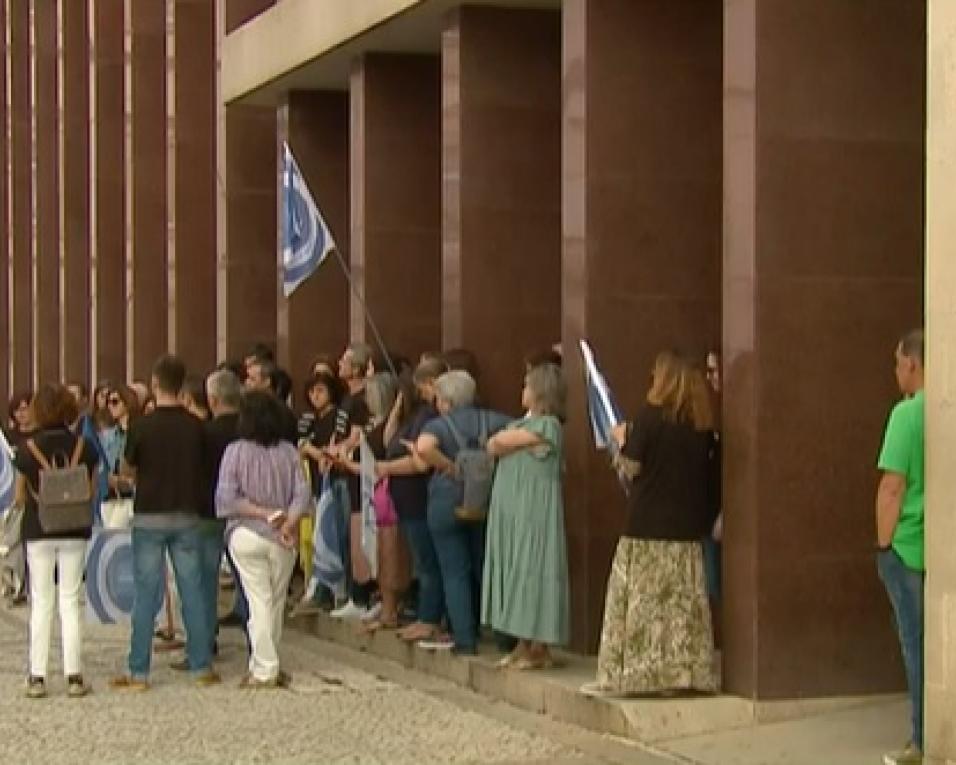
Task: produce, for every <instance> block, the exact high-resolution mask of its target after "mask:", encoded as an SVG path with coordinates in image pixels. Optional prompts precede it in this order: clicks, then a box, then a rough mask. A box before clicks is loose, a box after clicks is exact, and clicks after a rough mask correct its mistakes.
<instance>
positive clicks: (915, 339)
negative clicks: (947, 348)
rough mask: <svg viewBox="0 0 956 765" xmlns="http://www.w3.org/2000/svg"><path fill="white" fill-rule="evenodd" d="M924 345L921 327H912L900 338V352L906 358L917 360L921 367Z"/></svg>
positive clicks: (923, 364) (922, 364)
mask: <svg viewBox="0 0 956 765" xmlns="http://www.w3.org/2000/svg"><path fill="white" fill-rule="evenodd" d="M925 346H926V340H925V338H924V336H923V330H921V329H914V330H913V331H912V332H908V333H907V334H905V335H903V337H902V338H901V339H900V353H901V354H902V355H903V356H905V357H906V358H908V359H913V360H914V361H917V362H919V365H920V366H921V367H922V366H925V363H924V355H925V352H926V351H925Z"/></svg>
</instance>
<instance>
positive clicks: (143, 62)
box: [131, 2, 169, 377]
mask: <svg viewBox="0 0 956 765" xmlns="http://www.w3.org/2000/svg"><path fill="white" fill-rule="evenodd" d="M131 14H132V19H131V20H132V30H133V53H132V78H133V82H132V96H133V147H132V151H133V156H132V158H131V159H132V182H133V217H132V226H133V231H132V235H133V285H132V301H133V304H132V311H133V338H132V339H133V343H132V353H133V358H132V374H133V376H136V377H147V376H148V373H149V370H150V368H151V366H152V364H153V362H154V361H155V360H156V358H157V357H158V356H160V355H161V354H163V353H165V352H166V347H167V345H166V343H167V337H166V335H167V327H168V317H169V310H168V306H167V296H168V292H169V290H168V273H167V262H166V245H167V242H168V232H167V225H168V215H167V179H166V155H167V145H166V139H167V130H166V128H167V114H166V4H165V3H164V2H145V3H144V2H134V3H131Z"/></svg>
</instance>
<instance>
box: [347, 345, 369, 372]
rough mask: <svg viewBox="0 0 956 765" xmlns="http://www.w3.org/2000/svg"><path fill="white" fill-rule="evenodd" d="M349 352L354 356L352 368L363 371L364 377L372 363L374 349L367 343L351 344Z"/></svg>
mask: <svg viewBox="0 0 956 765" xmlns="http://www.w3.org/2000/svg"><path fill="white" fill-rule="evenodd" d="M348 351H349V353H351V354H352V366H353V367H355V368H356V369H361V370H362V376H363V377H364V376H365V370H366V369H368V365H369V363H370V362H371V361H372V349H371V348H370V347H369V346H368V345H366V344H365V343H351V344H350V345H349V347H348Z"/></svg>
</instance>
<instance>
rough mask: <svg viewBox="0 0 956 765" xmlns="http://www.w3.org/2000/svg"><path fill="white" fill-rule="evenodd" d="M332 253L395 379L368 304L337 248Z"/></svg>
mask: <svg viewBox="0 0 956 765" xmlns="http://www.w3.org/2000/svg"><path fill="white" fill-rule="evenodd" d="M332 252H334V253H335V258H336V260H338V261H339V265H340V266H341V267H342V273H344V274H345V279H346V281H347V282H348V283H349V287H351V288H352V294H353V295H355V299H356V300H358V302H359V305H360V306H362V313H363V314H364V316H365V320H366V321H367V322H368V325H369V327H371V329H372V334H373V335H374V336H375V342H376V344H377V345H378V347H379V350H380V351H381V352H382V355H383V356H384V357H385V363H386V364H388V368H389V371H391V373H392V374H393V375H395V377H398V371H397V370H396V369H395V364H394V363H393V362H392V357H391V356H390V355H389V353H388V350H387V349H386V348H385V342H384V341H383V340H382V333H381V332H379V331H378V326H377V325H376V324H375V319H373V318H372V312H371V311H369V310H368V304H367V303H366V302H365V299H364V298H363V297H362V295H361V294H359V290H358V287H356V286H355V281H354V280H353V279H352V271H351V269H350V268H349V267H348V265H347V264H346V262H345V258H343V257H342V253H340V252H339V248H338V247H333V248H332Z"/></svg>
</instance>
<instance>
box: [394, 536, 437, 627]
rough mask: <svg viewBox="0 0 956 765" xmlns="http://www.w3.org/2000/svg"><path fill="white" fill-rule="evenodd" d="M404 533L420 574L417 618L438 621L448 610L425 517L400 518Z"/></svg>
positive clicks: (432, 621) (433, 545) (417, 574)
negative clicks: (446, 609)
mask: <svg viewBox="0 0 956 765" xmlns="http://www.w3.org/2000/svg"><path fill="white" fill-rule="evenodd" d="M399 523H400V524H401V529H402V533H403V534H404V535H405V539H407V540H408V546H409V548H411V552H412V561H413V562H414V564H415V576H416V577H417V578H418V612H417V614H416V617H417V618H418V621H420V622H423V623H424V624H438V623H439V622H440V621H441V618H442V615H443V614H444V612H445V591H444V590H443V589H442V583H441V569H440V568H439V565H438V553H437V552H436V551H435V544H434V542H432V534H431V532H430V531H429V530H428V520H427V519H426V518H401V519H400V520H399Z"/></svg>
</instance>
